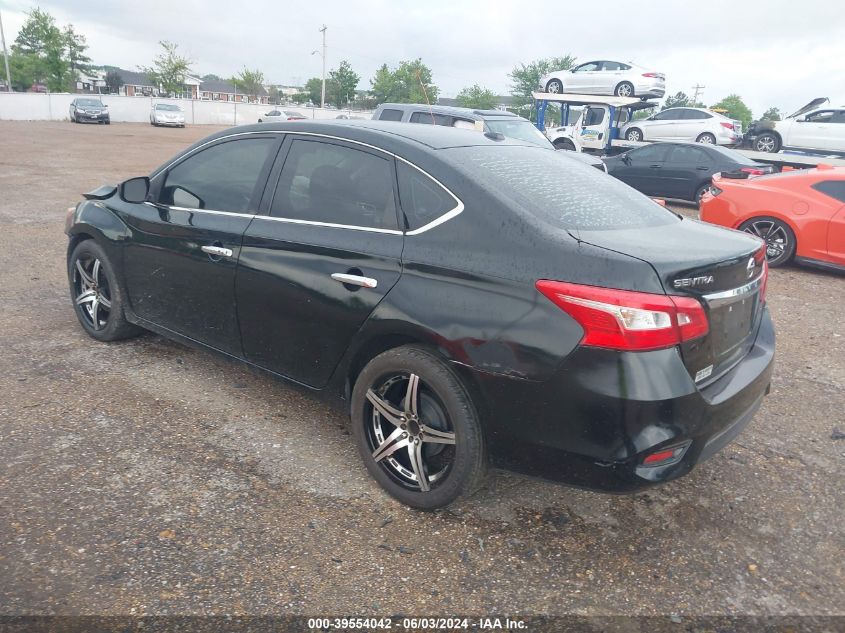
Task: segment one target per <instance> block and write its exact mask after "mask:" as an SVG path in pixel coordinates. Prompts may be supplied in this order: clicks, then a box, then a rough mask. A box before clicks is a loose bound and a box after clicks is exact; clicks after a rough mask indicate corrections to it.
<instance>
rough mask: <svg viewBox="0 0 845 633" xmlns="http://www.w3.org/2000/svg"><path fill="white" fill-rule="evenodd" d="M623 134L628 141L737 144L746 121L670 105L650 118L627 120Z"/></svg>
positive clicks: (621, 133) (622, 129) (699, 109)
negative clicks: (742, 121)
mask: <svg viewBox="0 0 845 633" xmlns="http://www.w3.org/2000/svg"><path fill="white" fill-rule="evenodd" d="M619 136H620V138H623V139H625V140H627V141H695V142H697V143H709V144H711V145H712V144H719V145H736V144H737V143H739V142H740V141H741V140H742V123H741V122H740V121H735V120H734V119H729V118H728V117H726V116H722V115H721V114H718V113H717V112H711V111H710V110H705V109H704V108H668V109H666V110H662V111H661V112H658V113H657V114H653V115H652V116H650V117H648V118H647V119H641V120H639V121H630V122H628V123H626V124H625V125H623V126H622V127H621V128H620V130H619Z"/></svg>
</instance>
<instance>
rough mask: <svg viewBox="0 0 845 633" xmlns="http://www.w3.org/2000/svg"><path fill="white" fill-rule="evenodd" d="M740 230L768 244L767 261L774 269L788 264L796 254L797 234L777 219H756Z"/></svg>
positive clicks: (743, 224) (744, 223)
mask: <svg viewBox="0 0 845 633" xmlns="http://www.w3.org/2000/svg"><path fill="white" fill-rule="evenodd" d="M739 229H740V230H741V231H745V232H746V233H751V235H756V236H757V237H759V238H761V239H762V240H763V241H765V242H766V260H767V261H768V263H769V266H771V267H772V268H775V267H777V266H782V265H783V264H786V263H788V262H789V260H791V259H792V256H793V255H794V254H795V233H793V232H792V229H791V228H789V225H788V224H786V223H785V222H782V221H781V220H778V219H777V218H768V217H765V218H754V219H753V220H748V221H747V222H743V223H742V225H741V226H740V227H739Z"/></svg>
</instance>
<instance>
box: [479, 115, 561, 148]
mask: <svg viewBox="0 0 845 633" xmlns="http://www.w3.org/2000/svg"><path fill="white" fill-rule="evenodd" d="M484 124H485V125H486V126H487V128H488V129H489V130H491V131H493V132H498V133H499V134H501V135H502V136H505V137H507V138H515V139H518V140H520V141H526V142H528V143H532V144H534V145H539V146H540V147H545V148H546V149H550V148H552V147H554V146H553V145H552V144H551V141H549V139H547V138H546V136H545V135H544V134H543V133H542V132H541V131H540V130H538V129H537V128H536V127H534V125H533V124H532V123H529V122H528V121H520V120H519V119H516V120H513V119H492V120H491V119H487V120H485V121H484Z"/></svg>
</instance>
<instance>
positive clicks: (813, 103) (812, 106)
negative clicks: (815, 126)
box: [786, 97, 830, 119]
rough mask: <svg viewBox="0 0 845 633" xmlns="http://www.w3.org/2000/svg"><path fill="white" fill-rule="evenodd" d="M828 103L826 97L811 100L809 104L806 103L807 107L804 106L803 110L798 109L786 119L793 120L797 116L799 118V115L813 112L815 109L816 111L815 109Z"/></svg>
mask: <svg viewBox="0 0 845 633" xmlns="http://www.w3.org/2000/svg"><path fill="white" fill-rule="evenodd" d="M829 101H830V99H828V98H827V97H816V98H815V99H813V100H812V101H810V103H808V104H807V105H805V106H804V107H803V108H800V109H798V110H796V111H795V112H793V113H792V114H790V115H789V116H788V117H786V118H787V119H794V118H795V117H797V116H801V115H802V114H804V113H805V112H809V111H810V110H815V109H816V108H818V107H819V106H820V105H821V104H823V103H828V102H829Z"/></svg>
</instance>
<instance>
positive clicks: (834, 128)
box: [748, 99, 845, 153]
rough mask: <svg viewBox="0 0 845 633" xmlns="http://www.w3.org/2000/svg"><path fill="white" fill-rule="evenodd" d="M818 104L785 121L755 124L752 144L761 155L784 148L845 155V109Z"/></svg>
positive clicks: (750, 134) (751, 136)
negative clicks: (844, 153)
mask: <svg viewBox="0 0 845 633" xmlns="http://www.w3.org/2000/svg"><path fill="white" fill-rule="evenodd" d="M817 101H820V100H815V101H814V102H811V103H808V104H807V105H806V106H804V107H803V108H801V110H799V111H798V112H796V113H795V114H792V115H790V116H788V117H787V118H785V119H784V120H783V121H758V122H756V123H753V124H752V126H751V129H749V130H748V136H749V138H748V144H749V145H750V147H751V148H752V149H754V150H757V151H758V152H779V151H780V150H781V149H783V148H789V149H801V150H812V151H816V152H831V153H834V152H835V153H841V152H845V106H843V107H839V108H836V107H830V106H828V107H818V105H817V103H816V102H817ZM824 101H827V100H826V99H825V100H824Z"/></svg>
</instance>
